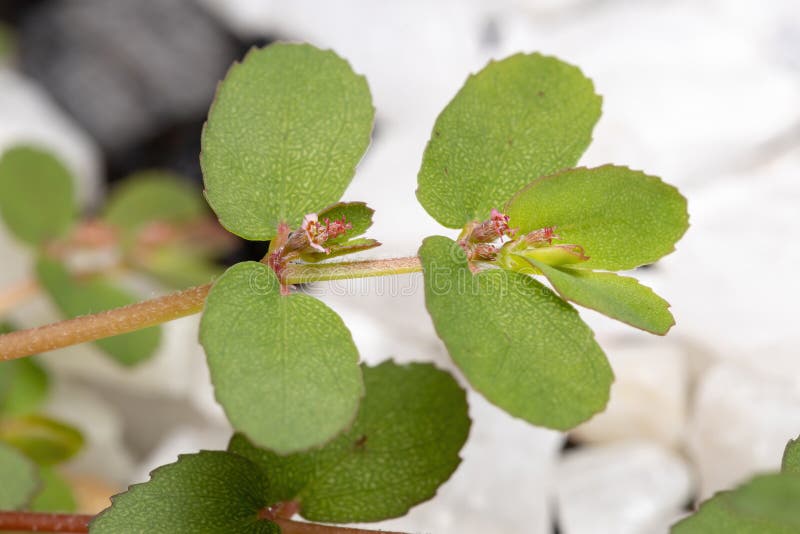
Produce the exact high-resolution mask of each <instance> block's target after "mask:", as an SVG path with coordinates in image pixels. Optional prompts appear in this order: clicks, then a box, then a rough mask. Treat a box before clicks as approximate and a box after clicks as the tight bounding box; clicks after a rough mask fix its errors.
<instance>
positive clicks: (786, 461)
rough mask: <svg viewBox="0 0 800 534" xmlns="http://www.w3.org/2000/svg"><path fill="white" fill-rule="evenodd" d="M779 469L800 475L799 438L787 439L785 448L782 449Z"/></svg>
mask: <svg viewBox="0 0 800 534" xmlns="http://www.w3.org/2000/svg"><path fill="white" fill-rule="evenodd" d="M781 471H782V472H783V473H792V474H794V475H800V438H797V439H792V440H789V443H787V444H786V449H785V450H784V451H783V461H782V462H781Z"/></svg>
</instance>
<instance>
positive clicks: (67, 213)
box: [0, 147, 78, 245]
mask: <svg viewBox="0 0 800 534" xmlns="http://www.w3.org/2000/svg"><path fill="white" fill-rule="evenodd" d="M77 212H78V208H77V206H76V205H75V198H74V191H73V183H72V175H71V174H70V172H69V171H68V170H67V169H66V167H64V165H62V164H61V162H60V161H59V160H58V159H56V158H55V157H54V156H53V155H52V154H50V153H49V152H46V151H44V150H39V149H37V148H31V147H15V148H12V149H10V150H8V151H6V152H5V153H4V154H3V157H2V158H0V216H2V219H3V221H5V223H6V225H7V226H8V228H9V230H11V232H12V233H13V234H14V235H16V236H17V237H18V238H19V239H20V240H22V241H25V242H26V243H29V244H31V245H39V244H41V243H44V242H45V241H47V240H49V239H53V238H56V237H61V236H63V235H64V234H66V233H67V231H68V230H69V229H70V228H71V227H72V224H73V222H74V221H75V216H76V214H77Z"/></svg>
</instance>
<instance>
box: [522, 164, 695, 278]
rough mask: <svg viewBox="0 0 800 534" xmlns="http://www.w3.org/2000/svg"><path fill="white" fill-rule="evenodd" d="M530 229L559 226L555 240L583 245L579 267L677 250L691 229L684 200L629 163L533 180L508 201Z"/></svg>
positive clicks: (620, 265)
mask: <svg viewBox="0 0 800 534" xmlns="http://www.w3.org/2000/svg"><path fill="white" fill-rule="evenodd" d="M506 214H507V215H509V217H510V221H509V225H510V226H511V227H517V228H519V231H520V233H527V232H531V231H533V230H537V229H539V228H544V227H547V226H555V227H556V234H558V235H559V236H560V239H557V240H556V242H563V243H570V244H575V245H581V246H583V247H584V249H585V251H586V254H587V255H588V256H589V258H590V259H589V260H588V261H586V262H584V263H581V264H580V267H581V268H586V269H607V270H610V271H618V270H623V269H633V268H634V267H638V266H639V265H643V264H646V263H653V262H654V261H656V260H657V259H659V258H660V257H662V256H664V255H665V254H669V253H670V252H672V251H673V250H675V243H676V242H677V241H678V239H680V238H681V236H682V235H683V234H684V232H686V229H687V228H688V227H689V214H688V213H687V211H686V199H685V198H683V196H681V194H680V193H679V192H678V190H677V189H675V188H674V187H672V186H671V185H668V184H665V183H664V182H662V181H661V179H660V178H657V177H655V176H648V175H647V174H644V173H643V172H641V171H633V170H631V169H628V168H627V167H617V166H614V165H604V166H602V167H596V168H594V169H586V168H580V169H571V170H568V171H564V172H561V173H558V174H553V175H551V176H545V177H543V178H539V179H538V180H535V181H533V182H532V183H530V184H529V185H527V186H526V187H525V188H523V189H522V190H520V191H519V192H518V193H517V194H516V195H514V197H513V198H512V199H511V200H510V201H509V202H508V204H507V205H506Z"/></svg>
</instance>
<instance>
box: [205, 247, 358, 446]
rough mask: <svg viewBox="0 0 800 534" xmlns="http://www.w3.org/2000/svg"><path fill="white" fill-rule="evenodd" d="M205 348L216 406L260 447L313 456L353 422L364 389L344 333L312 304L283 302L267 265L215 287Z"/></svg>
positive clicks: (334, 318)
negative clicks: (312, 452) (313, 449)
mask: <svg viewBox="0 0 800 534" xmlns="http://www.w3.org/2000/svg"><path fill="white" fill-rule="evenodd" d="M200 343H201V344H202V345H203V347H204V348H205V351H206V355H207V357H208V367H209V369H210V371H211V381H212V382H213V384H214V391H215V393H216V397H217V400H218V401H219V403H220V404H221V405H222V407H223V408H224V409H225V413H226V414H227V415H228V419H229V420H230V422H231V424H232V425H233V427H234V428H235V429H236V430H238V431H240V432H243V433H244V434H246V435H247V436H248V437H249V438H250V439H252V440H253V441H254V442H255V443H256V444H258V445H259V446H262V447H266V448H269V449H272V450H274V451H276V452H278V453H280V454H286V453H289V452H296V451H299V450H303V449H308V448H309V447H313V446H316V445H320V444H322V443H325V442H327V441H329V440H331V439H332V438H333V437H334V436H335V435H336V434H338V433H339V432H341V431H342V430H343V429H344V428H345V427H347V426H348V425H349V424H350V423H351V422H352V421H353V418H354V417H355V416H356V411H357V410H358V403H359V401H360V399H361V396H362V395H363V392H364V384H363V381H362V378H361V369H360V368H359V366H358V351H357V350H356V346H355V344H354V343H353V338H352V337H351V335H350V332H349V331H348V330H347V327H346V326H345V325H344V323H343V322H342V320H341V319H340V318H339V316H338V315H336V313H335V312H334V311H333V310H331V309H330V308H328V307H327V306H326V305H325V304H323V303H322V302H320V301H319V300H317V299H315V298H313V297H309V296H308V295H299V294H292V295H281V294H280V286H279V283H278V279H277V277H276V276H275V273H273V272H272V270H271V269H270V268H269V267H267V266H265V265H264V264H261V263H257V262H252V261H251V262H244V263H239V264H237V265H234V266H233V267H231V268H230V269H228V270H227V271H226V272H225V274H223V275H222V276H221V277H220V278H219V280H217V281H216V282H215V283H214V287H213V288H212V289H211V292H210V293H209V295H208V299H207V300H206V305H205V311H204V312H203V318H202V321H201V323H200Z"/></svg>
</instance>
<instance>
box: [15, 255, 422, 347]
mask: <svg viewBox="0 0 800 534" xmlns="http://www.w3.org/2000/svg"><path fill="white" fill-rule="evenodd" d="M421 270H422V266H421V264H420V261H419V258H417V257H410V258H394V259H389V260H364V261H351V262H341V263H323V264H299V263H293V264H289V265H288V266H287V267H286V269H285V270H284V272H283V273H282V278H283V280H282V281H283V282H284V283H286V284H305V283H311V282H322V281H327V280H343V279H347V278H367V277H372V276H387V275H394V274H404V273H413V272H418V271H421ZM210 289H211V284H206V285H203V286H196V287H191V288H189V289H185V290H183V291H179V292H177V293H172V294H170V295H166V296H163V297H158V298H155V299H151V300H146V301H144V302H139V303H137V304H131V305H130V306H124V307H122V308H114V309H112V310H107V311H103V312H99V313H95V314H92V315H83V316H81V317H76V318H74V319H68V320H66V321H60V322H57V323H52V324H49V325H45V326H40V327H37V328H30V329H28V330H19V331H17V332H12V333H10V334H5V335H2V336H0V361H3V360H13V359H15V358H22V357H24V356H30V355H32V354H38V353H40V352H47V351H50V350H55V349H60V348H64V347H68V346H70V345H77V344H78V343H86V342H87V341H94V340H97V339H102V338H105V337H111V336H117V335H120V334H126V333H128V332H133V331H134V330H141V329H142V328H147V327H148V326H155V325H157V324H161V323H164V322H167V321H172V320H173V319H178V318H180V317H185V316H187V315H192V314H194V313H198V312H199V311H201V310H202V309H203V304H204V302H205V299H206V296H207V295H208V292H209V291H210Z"/></svg>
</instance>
